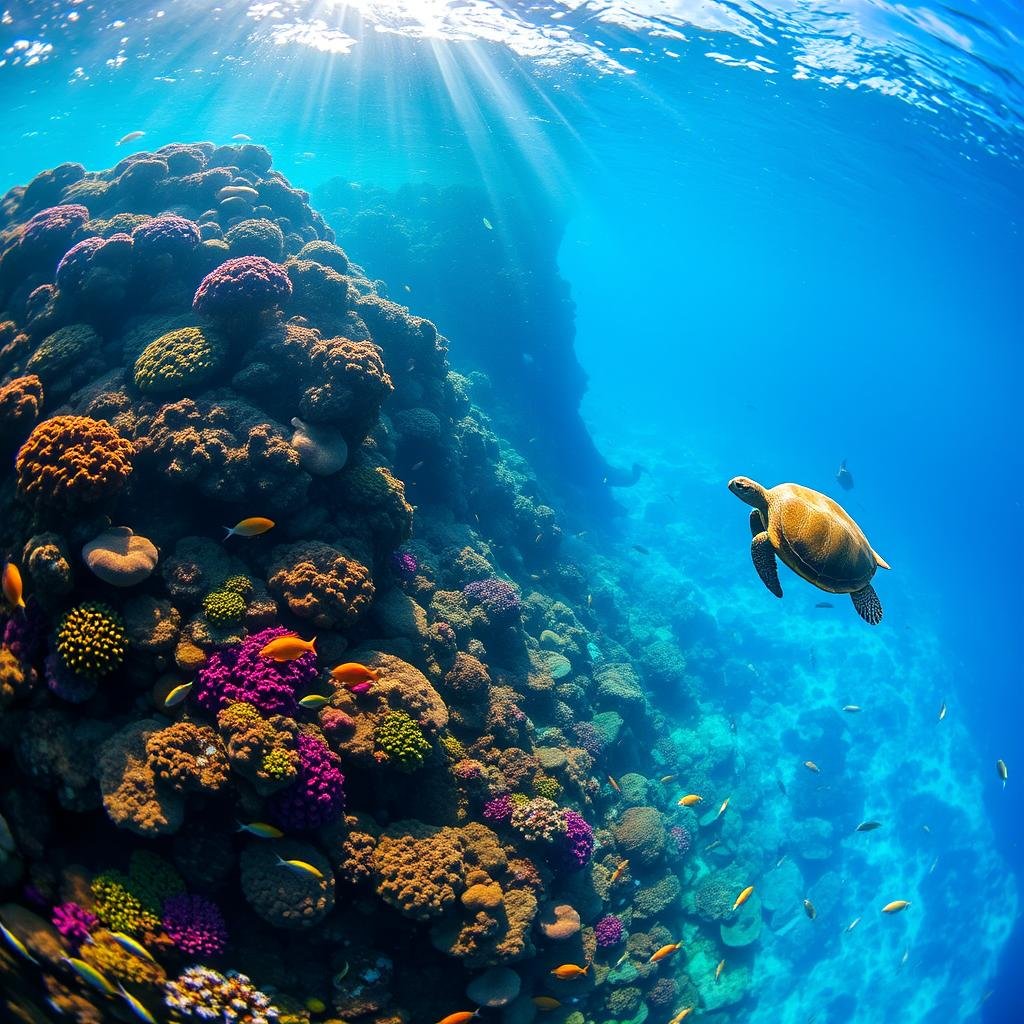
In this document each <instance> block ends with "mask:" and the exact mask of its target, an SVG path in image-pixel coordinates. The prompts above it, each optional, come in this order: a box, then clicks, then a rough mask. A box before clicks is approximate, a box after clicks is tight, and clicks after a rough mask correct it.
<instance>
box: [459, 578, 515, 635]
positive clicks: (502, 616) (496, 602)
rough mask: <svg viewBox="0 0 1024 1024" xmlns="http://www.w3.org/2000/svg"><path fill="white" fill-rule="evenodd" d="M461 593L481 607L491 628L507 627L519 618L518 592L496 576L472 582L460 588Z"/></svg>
mask: <svg viewBox="0 0 1024 1024" xmlns="http://www.w3.org/2000/svg"><path fill="white" fill-rule="evenodd" d="M462 593H463V594H464V595H465V596H466V598H468V599H469V600H470V601H474V602H475V603H476V604H479V605H481V606H482V607H483V609H484V611H485V612H486V613H487V618H488V619H489V620H490V622H491V625H493V626H508V625H511V624H512V623H513V622H515V621H516V620H517V619H518V618H519V613H520V610H521V608H522V604H521V602H520V600H519V591H518V590H516V588H515V587H514V586H513V585H512V584H511V583H509V582H508V581H507V580H502V579H498V577H497V576H491V577H490V578H489V579H486V580H474V581H473V582H472V583H467V584H466V585H465V586H464V587H463V588H462Z"/></svg>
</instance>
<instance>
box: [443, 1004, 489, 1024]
mask: <svg viewBox="0 0 1024 1024" xmlns="http://www.w3.org/2000/svg"><path fill="white" fill-rule="evenodd" d="M479 1016H480V1008H479V1007H477V1008H476V1009H475V1010H459V1011H458V1012H457V1013H449V1014H448V1016H447V1017H442V1018H441V1019H440V1020H439V1021H438V1022H437V1024H466V1022H467V1021H471V1020H474V1019H475V1018H477V1017H479Z"/></svg>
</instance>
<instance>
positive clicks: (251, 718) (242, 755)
mask: <svg viewBox="0 0 1024 1024" xmlns="http://www.w3.org/2000/svg"><path fill="white" fill-rule="evenodd" d="M217 728H218V729H220V732H221V735H222V736H223V737H224V745H225V750H226V752H227V756H228V759H229V760H230V762H231V766H232V767H233V768H234V769H235V770H236V771H237V772H239V774H241V775H244V776H245V777H246V778H247V779H249V780H250V781H251V782H253V783H255V784H256V788H257V790H258V791H259V792H260V793H262V794H264V795H266V794H269V793H272V792H273V791H274V790H277V789H280V788H281V787H282V786H286V785H287V784H288V783H289V782H291V781H292V779H294V778H295V773H296V771H297V770H298V767H299V754H298V751H297V750H296V747H295V738H296V736H297V735H298V726H297V725H296V724H295V722H293V721H292V720H291V719H290V718H285V717H284V716H283V715H271V716H270V717H269V718H264V717H263V716H262V715H261V714H260V713H259V711H257V710H256V708H255V707H253V705H252V704H245V703H242V702H238V703H235V704H229V705H228V706H227V707H226V708H224V710H223V711H221V712H220V713H219V714H218V715H217Z"/></svg>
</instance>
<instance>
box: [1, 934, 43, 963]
mask: <svg viewBox="0 0 1024 1024" xmlns="http://www.w3.org/2000/svg"><path fill="white" fill-rule="evenodd" d="M0 935H3V937H4V942H6V943H7V945H8V946H10V947H11V949H13V950H14V952H15V953H17V954H18V956H22V957H24V958H25V959H26V960H28V961H29V962H30V963H33V964H37V963H39V961H38V960H37V959H36V958H35V957H34V956H33V955H32V954H31V953H30V952H29V951H28V947H27V946H26V945H25V943H24V942H22V941H21V939H19V938H18V936H17V935H15V934H14V932H12V931H11V930H10V929H9V928H7V927H5V926H4V925H3V924H0Z"/></svg>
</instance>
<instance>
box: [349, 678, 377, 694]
mask: <svg viewBox="0 0 1024 1024" xmlns="http://www.w3.org/2000/svg"><path fill="white" fill-rule="evenodd" d="M372 689H373V683H371V682H370V680H369V679H367V680H365V681H364V682H362V683H352V685H351V686H349V688H348V692H349V693H354V694H355V695H356V696H357V697H358V696H359V695H360V694H363V693H369V692H370V691H371V690H372Z"/></svg>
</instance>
